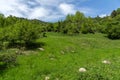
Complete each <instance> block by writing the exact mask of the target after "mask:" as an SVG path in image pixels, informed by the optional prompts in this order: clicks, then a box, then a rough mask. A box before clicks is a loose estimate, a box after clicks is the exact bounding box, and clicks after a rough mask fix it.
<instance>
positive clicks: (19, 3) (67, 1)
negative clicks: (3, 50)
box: [0, 0, 90, 21]
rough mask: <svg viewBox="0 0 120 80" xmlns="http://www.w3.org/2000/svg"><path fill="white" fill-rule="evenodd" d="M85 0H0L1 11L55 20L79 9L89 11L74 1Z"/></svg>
mask: <svg viewBox="0 0 120 80" xmlns="http://www.w3.org/2000/svg"><path fill="white" fill-rule="evenodd" d="M75 1H77V2H81V1H84V0H81V1H79V0H0V13H3V14H4V15H5V16H9V15H14V16H17V17H25V18H29V19H35V18H37V19H40V20H44V21H50V20H51V21H55V20H58V19H61V18H63V17H65V15H67V14H74V13H75V12H76V11H77V10H80V11H81V12H83V13H88V12H90V10H89V9H88V8H81V7H80V8H79V9H78V8H77V6H76V5H75V4H72V2H75Z"/></svg>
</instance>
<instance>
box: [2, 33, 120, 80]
mask: <svg viewBox="0 0 120 80" xmlns="http://www.w3.org/2000/svg"><path fill="white" fill-rule="evenodd" d="M37 41H38V42H43V43H45V46H43V48H44V49H45V51H40V50H36V51H34V52H32V54H31V53H30V54H29V55H20V56H18V59H17V62H18V63H19V65H18V66H16V67H12V68H9V69H7V70H5V71H4V73H2V74H0V80H45V77H46V76H49V77H50V79H49V80H120V77H119V75H120V40H109V39H107V38H106V37H105V35H104V34H99V33H96V34H86V35H84V34H81V35H76V36H67V35H63V34H58V33H47V37H46V38H41V39H38V40H37ZM12 52H13V53H14V52H15V50H11V49H10V50H5V51H1V52H0V54H2V53H12ZM34 53H35V54H34ZM103 60H109V61H110V62H111V64H103V63H102V61H103ZM80 67H84V68H86V69H87V71H86V72H84V73H80V72H79V71H78V70H79V68H80Z"/></svg>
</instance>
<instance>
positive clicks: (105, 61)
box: [102, 60, 111, 64]
mask: <svg viewBox="0 0 120 80" xmlns="http://www.w3.org/2000/svg"><path fill="white" fill-rule="evenodd" d="M102 63H103V64H110V63H111V62H110V61H108V60H104V61H102Z"/></svg>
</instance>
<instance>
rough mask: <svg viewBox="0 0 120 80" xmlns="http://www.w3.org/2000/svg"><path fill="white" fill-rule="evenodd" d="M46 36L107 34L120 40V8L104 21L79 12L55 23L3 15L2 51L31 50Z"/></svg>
mask: <svg viewBox="0 0 120 80" xmlns="http://www.w3.org/2000/svg"><path fill="white" fill-rule="evenodd" d="M46 32H58V33H63V34H67V35H74V34H88V33H92V34H95V33H104V34H107V37H108V38H110V39H120V8H118V9H117V10H113V11H112V13H111V14H110V15H109V16H105V17H103V18H101V17H99V16H97V17H94V18H92V17H86V16H85V15H84V14H83V13H81V12H80V11H77V12H76V13H75V14H74V15H73V14H68V15H67V16H66V18H65V20H60V21H58V22H54V23H50V22H43V21H40V20H37V19H33V20H30V19H26V18H19V17H15V16H8V17H5V16H4V15H3V14H0V48H6V47H8V46H13V45H16V44H17V45H22V46H25V47H26V46H29V45H30V44H31V43H33V42H35V40H36V39H38V38H40V37H43V36H46V35H45V33H46Z"/></svg>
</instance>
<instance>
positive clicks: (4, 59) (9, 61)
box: [0, 54, 17, 71]
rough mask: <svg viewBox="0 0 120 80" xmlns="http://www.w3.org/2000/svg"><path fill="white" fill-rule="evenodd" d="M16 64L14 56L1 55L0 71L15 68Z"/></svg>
mask: <svg viewBox="0 0 120 80" xmlns="http://www.w3.org/2000/svg"><path fill="white" fill-rule="evenodd" d="M16 64H17V55H16V54H2V55H0V71H2V70H4V69H6V68H9V67H10V66H15V65H16Z"/></svg>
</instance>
